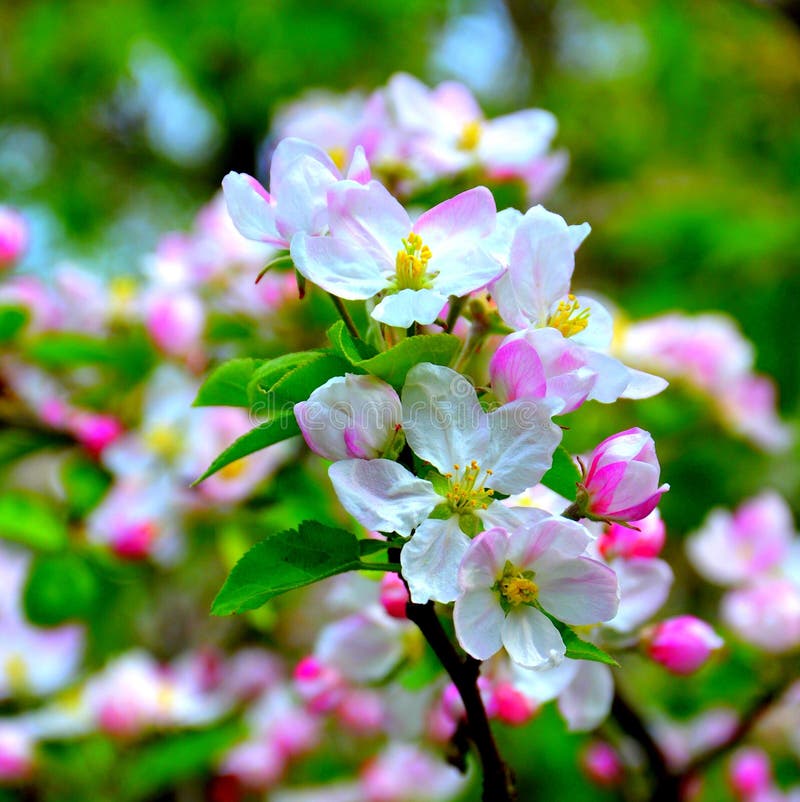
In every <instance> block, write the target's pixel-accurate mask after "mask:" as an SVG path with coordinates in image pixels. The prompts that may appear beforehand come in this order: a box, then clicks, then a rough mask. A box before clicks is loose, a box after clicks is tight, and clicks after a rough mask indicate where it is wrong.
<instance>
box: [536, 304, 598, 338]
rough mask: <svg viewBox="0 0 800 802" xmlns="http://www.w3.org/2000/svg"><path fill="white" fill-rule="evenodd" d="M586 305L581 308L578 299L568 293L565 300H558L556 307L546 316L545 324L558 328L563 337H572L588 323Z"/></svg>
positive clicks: (587, 308) (588, 310) (588, 311)
mask: <svg viewBox="0 0 800 802" xmlns="http://www.w3.org/2000/svg"><path fill="white" fill-rule="evenodd" d="M589 313H590V309H589V307H588V306H586V307H584V308H583V309H581V305H580V304H579V303H578V299H577V298H576V297H575V296H574V295H572V293H570V294H569V295H568V296H567V300H566V301H559V303H558V308H557V309H556V311H555V312H553V313H552V314H551V315H550V316H549V317H548V318H547V323H546V324H545V325H546V326H550V327H552V328H554V329H558V330H559V331H560V332H561V333H562V334H563V335H564V336H565V337H572V336H573V335H574V334H578V333H579V332H581V331H583V330H584V329H585V328H586V327H587V326H588V325H589Z"/></svg>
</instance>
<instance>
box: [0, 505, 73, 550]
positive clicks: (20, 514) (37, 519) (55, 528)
mask: <svg viewBox="0 0 800 802" xmlns="http://www.w3.org/2000/svg"><path fill="white" fill-rule="evenodd" d="M0 537H4V538H6V539H7V540H13V541H15V542H17V543H22V544H24V545H26V546H30V547H31V548H34V549H41V550H43V551H56V550H58V549H61V548H63V547H64V546H65V545H66V543H67V539H68V535H67V527H66V525H65V524H64V522H63V520H62V519H61V518H60V517H59V516H58V515H57V514H56V513H55V512H54V511H53V510H52V509H51V508H50V507H49V506H48V505H47V504H46V503H45V502H44V501H42V500H40V499H37V498H35V497H34V496H29V495H26V494H24V493H18V492H8V493H3V494H2V495H0Z"/></svg>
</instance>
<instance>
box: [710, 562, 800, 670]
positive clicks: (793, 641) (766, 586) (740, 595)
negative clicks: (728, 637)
mask: <svg viewBox="0 0 800 802" xmlns="http://www.w3.org/2000/svg"><path fill="white" fill-rule="evenodd" d="M721 615H722V620H723V621H724V622H725V624H726V625H727V626H729V627H730V628H731V629H732V630H733V631H734V632H735V633H736V634H737V635H738V636H739V637H740V638H741V639H742V640H744V641H746V642H747V643H752V644H753V645H754V646H757V647H758V648H759V649H763V650H764V651H765V652H769V653H770V654H780V653H782V652H788V651H791V650H792V649H794V648H795V647H797V646H798V645H800V586H798V585H797V584H796V583H795V582H793V581H792V580H791V579H784V578H782V577H777V578H763V579H758V580H757V581H756V582H754V583H753V584H752V585H750V586H748V587H744V588H742V589H740V590H734V591H732V592H730V593H728V594H727V595H726V596H725V597H723V599H722V611H721Z"/></svg>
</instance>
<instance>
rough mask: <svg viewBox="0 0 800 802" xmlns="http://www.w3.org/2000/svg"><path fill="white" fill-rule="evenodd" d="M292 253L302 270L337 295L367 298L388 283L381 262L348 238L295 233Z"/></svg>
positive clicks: (296, 263) (297, 266)
mask: <svg viewBox="0 0 800 802" xmlns="http://www.w3.org/2000/svg"><path fill="white" fill-rule="evenodd" d="M291 254H292V261H293V262H294V264H295V267H296V268H297V269H298V270H299V271H300V273H302V274H303V275H304V276H305V277H306V278H307V279H308V280H309V281H312V282H313V283H314V284H318V285H319V286H320V287H322V289H324V290H327V291H328V292H330V293H333V294H334V295H335V296H337V297H338V298H347V299H348V300H364V299H366V298H371V297H372V296H373V295H375V294H376V293H377V292H379V291H380V290H382V289H384V287H386V279H385V277H384V276H383V274H382V272H381V269H380V265H379V264H378V263H376V262H375V261H374V260H373V259H371V258H370V257H369V255H368V254H366V253H365V252H364V251H362V250H360V249H359V248H358V247H357V246H356V245H354V244H353V243H351V242H348V241H347V240H340V239H335V238H334V237H311V236H308V235H307V234H303V233H300V234H295V236H294V237H293V238H292V247H291Z"/></svg>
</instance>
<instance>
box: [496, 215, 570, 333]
mask: <svg viewBox="0 0 800 802" xmlns="http://www.w3.org/2000/svg"><path fill="white" fill-rule="evenodd" d="M574 268H575V254H574V249H573V245H572V240H571V238H570V235H569V231H568V229H567V224H566V223H565V222H564V219H563V218H562V217H560V216H559V215H557V214H552V213H551V212H548V211H547V210H546V209H544V208H543V207H542V206H534V207H533V208H532V209H529V210H528V212H527V213H526V214H525V216H524V218H523V219H522V221H521V222H520V223H519V225H518V226H517V229H516V232H515V234H514V239H513V241H512V243H511V251H510V254H509V265H508V270H507V271H506V273H505V274H504V275H503V276H501V277H500V278H499V279H498V280H497V281H496V282H495V283H494V285H493V288H492V295H493V296H494V299H495V301H496V302H497V306H498V309H499V310H500V314H501V315H502V316H503V319H504V320H505V321H506V323H508V324H509V325H511V326H515V327H516V328H519V329H523V328H526V327H527V326H528V325H530V324H532V323H541V322H543V319H544V318H546V316H547V315H548V313H549V311H550V307H551V306H552V305H553V303H554V302H556V301H558V300H560V299H561V298H562V297H563V296H565V295H566V294H567V293H568V292H569V284H570V279H571V278H572V271H573V270H574Z"/></svg>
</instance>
